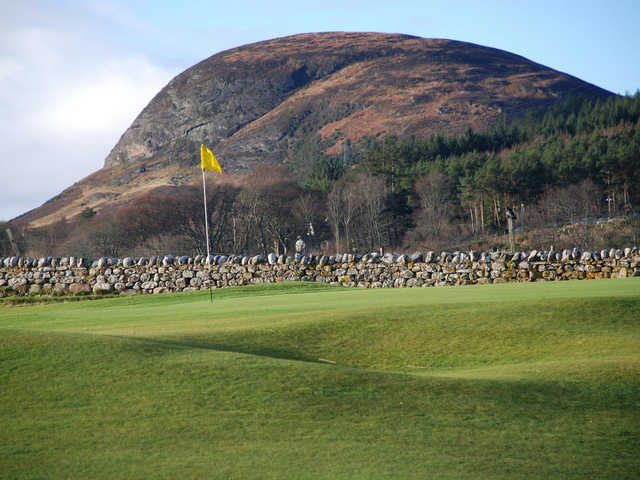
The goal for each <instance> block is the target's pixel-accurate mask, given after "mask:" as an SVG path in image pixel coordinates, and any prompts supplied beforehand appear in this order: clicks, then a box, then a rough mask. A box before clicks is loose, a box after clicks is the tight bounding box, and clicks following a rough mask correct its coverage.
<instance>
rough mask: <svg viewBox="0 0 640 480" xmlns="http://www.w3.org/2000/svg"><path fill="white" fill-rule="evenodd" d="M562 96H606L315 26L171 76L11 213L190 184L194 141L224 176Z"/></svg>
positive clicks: (465, 52)
mask: <svg viewBox="0 0 640 480" xmlns="http://www.w3.org/2000/svg"><path fill="white" fill-rule="evenodd" d="M569 94H583V95H587V96H592V97H594V98H595V97H606V96H608V95H611V94H610V92H607V91H605V90H602V89H600V88H598V87H595V86H593V85H590V84H588V83H585V82H583V81H581V80H579V79H577V78H574V77H571V76H569V75H567V74H564V73H561V72H557V71H555V70H552V69H550V68H547V67H545V66H543V65H539V64H537V63H534V62H531V61H529V60H527V59H526V58H523V57H521V56H518V55H514V54H512V53H508V52H505V51H502V50H497V49H493V48H487V47H482V46H479V45H474V44H470V43H465V42H458V41H453V40H442V39H424V38H418V37H411V36H407V35H396V34H380V33H316V34H303V35H295V36H291V37H285V38H279V39H275V40H269V41H265V42H259V43H255V44H251V45H246V46H242V47H239V48H235V49H232V50H228V51H224V52H221V53H218V54H216V55H213V56H211V57H209V58H208V59H206V60H204V61H202V62H200V63H198V64H196V65H194V66H193V67H191V68H189V69H188V70H186V71H184V72H183V73H181V74H180V75H178V76H177V77H175V78H174V79H173V80H172V81H171V82H169V84H168V85H167V86H166V87H164V88H163V89H162V90H161V91H160V92H159V93H158V94H157V95H156V96H155V97H154V98H153V100H152V101H151V102H150V103H149V105H147V107H146V108H145V109H144V110H143V111H142V112H141V113H140V115H139V116H138V117H137V118H136V119H135V120H134V122H133V124H132V125H131V127H129V129H128V130H127V131H126V132H124V134H123V135H122V137H121V138H120V140H119V142H118V143H117V144H116V145H115V147H114V148H113V150H112V151H111V153H110V154H109V156H108V157H107V158H106V160H105V165H104V168H102V169H101V170H99V171H98V172H96V173H95V174H93V175H91V176H89V177H87V178H85V179H83V180H82V181H80V182H78V183H77V184H75V185H73V186H72V187H70V188H68V189H66V190H65V191H64V192H62V194H60V195H59V196H57V197H55V198H54V199H52V200H50V201H49V202H47V203H45V204H44V205H43V206H42V207H40V208H38V209H36V210H34V211H32V212H29V213H28V214H26V215H24V216H22V217H20V218H19V219H18V220H17V222H18V223H19V224H22V225H23V226H26V225H30V226H34V227H37V226H42V225H46V224H47V223H50V222H52V221H55V220H58V219H59V218H61V217H62V216H66V217H67V218H69V217H73V216H74V215H77V214H78V213H80V212H81V211H82V209H84V208H86V207H91V208H95V209H100V208H103V207H104V206H105V205H109V204H111V203H113V202H123V201H128V200H131V199H133V198H135V196H136V195H139V194H140V193H142V192H144V191H147V190H148V189H150V188H156V187H159V186H163V185H179V184H185V183H193V182H197V181H198V180H199V178H200V177H199V174H200V171H199V169H198V165H199V157H198V152H199V150H198V149H199V145H200V143H201V142H202V143H206V144H207V145H209V146H210V147H211V148H212V150H213V151H214V152H215V153H216V155H217V156H218V157H219V158H220V160H221V163H222V164H223V167H224V168H225V170H226V172H228V173H232V174H243V173H248V172H250V171H251V170H252V169H253V168H254V167H256V166H258V165H261V164H264V163H269V162H287V161H291V160H292V158H294V156H295V153H296V152H297V151H299V150H300V149H301V148H303V147H304V145H305V144H307V143H309V142H311V141H313V142H316V143H317V144H319V145H321V149H322V150H323V151H324V152H325V153H327V154H329V155H337V154H339V153H340V152H341V150H342V148H343V144H344V143H345V142H346V141H347V140H349V141H350V142H351V144H353V145H357V144H358V142H359V141H360V140H362V139H363V138H364V137H367V136H384V135H387V134H396V135H400V136H402V135H417V136H424V135H429V134H433V133H442V134H450V133H457V132H460V131H462V130H463V129H465V128H467V127H468V126H471V127H472V128H474V129H482V128H483V127H485V126H486V125H488V124H490V123H491V122H493V121H495V120H497V119H499V118H502V117H506V118H507V119H510V118H516V117H519V116H521V115H523V114H524V113H525V112H526V111H527V110H529V109H532V108H545V107H547V106H550V105H552V104H553V103H555V102H558V101H561V100H562V99H564V98H566V97H567V95H569Z"/></svg>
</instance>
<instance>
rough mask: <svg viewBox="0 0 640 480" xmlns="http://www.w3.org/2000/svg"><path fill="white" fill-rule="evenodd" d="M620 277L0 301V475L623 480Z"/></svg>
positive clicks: (634, 430)
mask: <svg viewBox="0 0 640 480" xmlns="http://www.w3.org/2000/svg"><path fill="white" fill-rule="evenodd" d="M639 474H640V278H629V279H618V280H589V281H570V282H548V283H547V282H539V283H517V284H516V283H508V284H499V285H486V286H469V287H446V288H416V289H377V290H371V289H368V290H367V289H347V288H340V287H331V286H328V285H322V284H309V283H290V284H273V285H264V286H251V287H239V288H230V289H218V290H215V291H214V293H213V302H210V299H209V292H208V291H201V292H195V293H182V294H166V295H140V296H130V297H120V298H107V299H100V300H87V301H79V302H59V303H37V302H36V303H33V304H25V305H12V304H8V302H5V303H2V302H0V478H2V479H5V478H6V479H44V478H46V479H58V478H65V479H70V478H73V479H76V478H77V479H88V478H91V479H101V478H118V479H121V478H127V479H138V478H139V479H148V478H166V479H175V478H180V479H186V478H213V479H427V478H434V479H435V478H437V479H460V478H473V479H497V478H501V479H519V478H522V479H524V478H527V479H532V478H533V479H536V478H544V479H550V478H562V479H568V478H575V479H585V478H593V479H606V478H610V479H626V478H628V479H632V478H638V475H639Z"/></svg>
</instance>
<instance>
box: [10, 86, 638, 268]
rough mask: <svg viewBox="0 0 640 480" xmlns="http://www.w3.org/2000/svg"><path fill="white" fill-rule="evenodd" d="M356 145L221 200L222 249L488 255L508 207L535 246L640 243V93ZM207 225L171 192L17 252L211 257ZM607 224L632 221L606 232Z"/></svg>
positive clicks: (314, 143) (184, 198)
mask: <svg viewBox="0 0 640 480" xmlns="http://www.w3.org/2000/svg"><path fill="white" fill-rule="evenodd" d="M347 147H348V149H345V150H344V151H343V153H342V154H341V155H339V156H335V157H330V156H327V155H324V154H323V153H322V145H321V141H320V140H319V139H313V140H309V141H308V142H307V143H306V144H305V146H304V148H302V149H301V150H299V151H298V152H297V155H300V156H301V161H300V162H298V163H295V162H294V167H293V169H292V170H289V169H288V168H286V167H285V166H279V167H273V166H271V167H264V168H262V169H259V170H257V171H256V172H254V174H252V175H251V176H249V177H248V178H247V179H246V181H245V182H244V184H243V185H242V186H233V185H228V184H218V185H215V186H212V187H211V188H208V204H209V205H210V219H209V221H210V222H209V223H210V232H209V233H210V237H211V247H212V251H214V252H226V253H229V252H237V253H267V252H270V251H277V252H280V253H291V250H292V248H293V245H294V243H295V240H296V238H297V237H298V236H301V237H302V238H304V239H305V241H306V242H307V244H308V246H309V247H310V248H312V249H313V250H314V251H320V250H322V251H326V252H333V251H342V252H345V251H353V250H357V251H360V252H363V251H372V250H378V249H380V248H385V249H389V248H408V247H412V248H457V247H460V248H469V247H471V246H476V247H479V248H488V247H490V246H498V245H501V244H504V232H505V229H506V222H505V210H506V208H507V207H509V208H512V209H513V210H514V211H515V212H516V214H517V216H518V220H517V224H516V225H517V229H518V231H519V232H520V233H519V235H520V237H519V242H520V243H521V244H523V245H524V244H527V246H529V247H531V248H536V247H540V246H543V245H545V246H546V245H547V244H553V245H556V246H558V247H561V246H571V245H579V246H582V247H588V248H596V247H597V246H598V244H603V245H604V244H605V243H606V244H614V243H620V242H629V241H632V242H635V243H637V242H638V236H639V235H640V225H638V224H639V223H640V222H639V220H638V219H640V217H638V215H637V212H638V210H640V209H639V208H638V207H639V206H640V94H636V95H634V96H626V97H613V98H610V99H609V100H607V101H604V102H594V101H591V100H588V99H581V98H570V99H568V100H567V101H566V102H564V103H562V104H559V105H557V106H555V107H554V108H553V109H551V110H549V111H546V112H532V113H530V114H529V115H528V116H527V117H526V118H524V119H523V120H521V121H518V122H513V123H510V124H507V123H505V122H500V123H498V124H495V125H493V126H491V127H490V128H488V129H487V130H486V131H483V132H474V131H472V130H471V129H468V130H467V131H465V132H464V133H462V134H460V135H455V136H449V137H447V136H443V135H434V136H431V137H428V138H398V137H395V136H389V137H386V138H382V139H371V138H369V139H366V140H365V141H364V142H363V144H362V145H360V146H359V147H357V146H351V145H350V144H349V145H347ZM303 157H304V158H303ZM296 165H297V166H296ZM202 214H203V209H202V191H201V189H200V188H198V187H184V186H183V187H165V188H161V189H156V190H154V191H152V192H150V193H149V194H147V195H146V196H145V197H143V198H141V199H138V200H136V202H135V204H131V205H124V206H121V207H119V208H118V209H117V210H116V211H113V212H105V211H99V212H97V213H96V212H94V211H91V212H83V214H82V215H80V216H79V217H77V218H76V219H73V220H66V219H64V220H62V221H61V222H58V223H57V224H53V225H49V226H48V227H46V228H43V229H40V230H35V231H30V232H27V233H25V232H23V234H22V236H20V235H18V238H17V239H16V241H17V242H18V243H19V244H20V245H21V249H22V250H23V251H29V252H33V253H34V254H35V253H41V254H44V253H53V254H60V255H62V254H74V255H86V256H98V255H112V256H116V255H124V254H130V255H149V254H163V253H166V252H175V253H189V254H197V253H204V252H205V251H206V246H205V242H204V238H205V234H204V230H203V219H202ZM603 216H604V217H620V218H621V220H620V222H622V223H620V225H618V226H617V227H616V228H613V229H609V230H603V229H602V228H600V227H599V226H598V225H599V224H598V222H597V221H596V219H597V218H599V217H603ZM603 232H604V233H603ZM4 237H6V234H5V235H4ZM4 237H3V236H2V235H1V234H0V249H2V251H3V252H5V253H7V254H8V252H9V245H8V244H6V243H7V242H6V239H5V238H4Z"/></svg>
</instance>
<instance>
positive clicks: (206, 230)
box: [202, 168, 210, 261]
mask: <svg viewBox="0 0 640 480" xmlns="http://www.w3.org/2000/svg"><path fill="white" fill-rule="evenodd" d="M202 196H203V199H204V231H205V233H206V235H207V261H208V260H209V254H210V252H209V219H208V218H207V217H208V216H207V186H206V182H205V180H204V168H203V169H202Z"/></svg>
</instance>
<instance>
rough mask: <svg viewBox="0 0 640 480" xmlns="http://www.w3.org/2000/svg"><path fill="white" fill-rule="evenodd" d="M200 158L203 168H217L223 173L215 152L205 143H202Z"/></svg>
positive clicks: (216, 169)
mask: <svg viewBox="0 0 640 480" xmlns="http://www.w3.org/2000/svg"><path fill="white" fill-rule="evenodd" d="M200 160H201V165H202V169H203V170H215V171H216V172H220V173H222V167H220V164H219V163H218V160H216V157H215V156H214V155H213V152H212V151H211V150H209V149H208V148H207V147H205V146H204V144H201V145H200Z"/></svg>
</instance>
